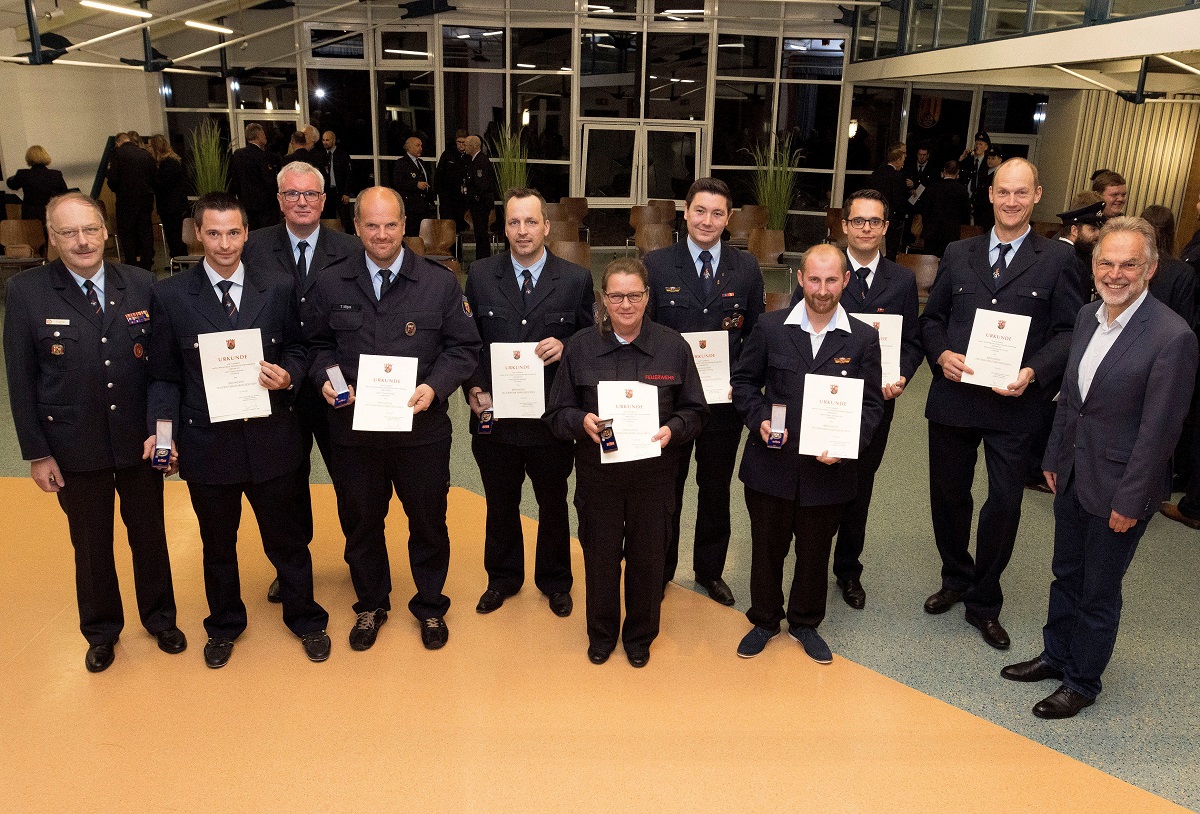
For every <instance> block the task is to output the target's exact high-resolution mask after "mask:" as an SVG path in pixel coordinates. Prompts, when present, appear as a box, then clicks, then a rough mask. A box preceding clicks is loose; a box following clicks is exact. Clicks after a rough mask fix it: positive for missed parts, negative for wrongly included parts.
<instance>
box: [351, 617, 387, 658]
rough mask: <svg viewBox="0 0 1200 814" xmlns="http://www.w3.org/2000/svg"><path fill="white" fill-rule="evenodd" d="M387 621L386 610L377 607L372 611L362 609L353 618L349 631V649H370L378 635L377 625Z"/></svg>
mask: <svg viewBox="0 0 1200 814" xmlns="http://www.w3.org/2000/svg"><path fill="white" fill-rule="evenodd" d="M386 621H387V611H385V610H384V609H383V608H377V609H376V610H373V611H363V612H362V613H360V614H359V615H358V618H357V619H355V620H354V629H353V630H351V631H350V649H351V650H370V649H371V645H373V644H375V637H376V636H378V635H379V626H380V625H382V624H383V623H384V622H386Z"/></svg>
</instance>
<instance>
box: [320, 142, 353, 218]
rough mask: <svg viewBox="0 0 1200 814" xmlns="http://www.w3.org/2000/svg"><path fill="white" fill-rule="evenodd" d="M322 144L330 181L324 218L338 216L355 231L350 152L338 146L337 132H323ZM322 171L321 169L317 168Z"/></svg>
mask: <svg viewBox="0 0 1200 814" xmlns="http://www.w3.org/2000/svg"><path fill="white" fill-rule="evenodd" d="M321 144H322V145H323V146H324V147H325V153H326V155H328V156H329V173H328V176H327V177H328V183H327V184H326V185H325V186H326V189H325V193H326V197H325V211H324V212H322V213H321V217H322V218H337V219H338V220H340V221H341V222H342V227H343V228H344V229H345V230H346V231H347V232H353V231H354V209H353V207H351V206H350V195H351V193H352V192H353V191H354V181H353V180H351V179H352V177H353V168H352V165H351V163H350V154H349V153H348V152H346V151H345V150H343V149H339V148H338V146H337V134H336V133H334V132H333V131H332V130H326V131H325V132H324V133H322V134H321ZM317 171H318V172H320V169H319V168H318V170H317Z"/></svg>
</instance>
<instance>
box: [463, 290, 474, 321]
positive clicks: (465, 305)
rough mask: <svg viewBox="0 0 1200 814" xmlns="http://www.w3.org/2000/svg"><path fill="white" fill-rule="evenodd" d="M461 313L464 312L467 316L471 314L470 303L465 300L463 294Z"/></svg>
mask: <svg viewBox="0 0 1200 814" xmlns="http://www.w3.org/2000/svg"><path fill="white" fill-rule="evenodd" d="M463 313H464V314H466V315H467V316H472V314H471V303H470V302H468V301H467V297H466V295H465V294H464V295H463Z"/></svg>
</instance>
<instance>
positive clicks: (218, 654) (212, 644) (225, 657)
mask: <svg viewBox="0 0 1200 814" xmlns="http://www.w3.org/2000/svg"><path fill="white" fill-rule="evenodd" d="M232 655H233V640H232V639H209V640H208V644H206V645H204V663H205V664H207V665H208V666H209V667H211V668H213V669H214V670H216V669H217V668H218V667H224V666H225V665H226V664H228V663H229V657H230V656H232Z"/></svg>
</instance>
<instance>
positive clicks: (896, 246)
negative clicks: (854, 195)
mask: <svg viewBox="0 0 1200 814" xmlns="http://www.w3.org/2000/svg"><path fill="white" fill-rule="evenodd" d="M907 154H908V153H907V148H905V146H904V144H903V143H897V144H893V145H892V146H891V147H889V148H888V157H887V163H885V164H882V165H880V167H879V169H877V170H875V172H873V173H871V175H870V176H868V178H867V184H866V188H867V189H876V190H879V191H880V192H881V193H883V197H884V198H886V199H887V202H888V211H889V212H891V220H892V224H893V228H892V229H891V230H889V231H888V235H887V256H888V258H889V259H892V260H895V259H896V255H897V254H898V253H899V252H900V245H901V243H903V242H904V233H905V230H906V229H907V228H908V227H907V225H906V221H907V218H908V196H909V195H910V194H911V193H910V187H909V184H911V183H912V182H911V179H908V178H906V177H905V176H904V158H905V156H906V155H907Z"/></svg>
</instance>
